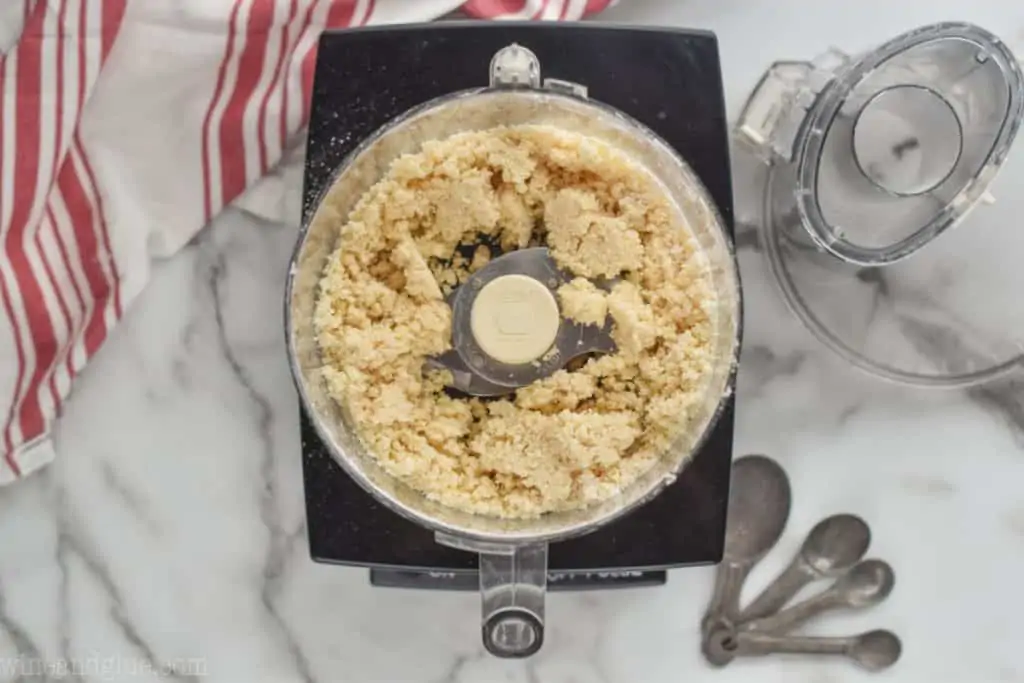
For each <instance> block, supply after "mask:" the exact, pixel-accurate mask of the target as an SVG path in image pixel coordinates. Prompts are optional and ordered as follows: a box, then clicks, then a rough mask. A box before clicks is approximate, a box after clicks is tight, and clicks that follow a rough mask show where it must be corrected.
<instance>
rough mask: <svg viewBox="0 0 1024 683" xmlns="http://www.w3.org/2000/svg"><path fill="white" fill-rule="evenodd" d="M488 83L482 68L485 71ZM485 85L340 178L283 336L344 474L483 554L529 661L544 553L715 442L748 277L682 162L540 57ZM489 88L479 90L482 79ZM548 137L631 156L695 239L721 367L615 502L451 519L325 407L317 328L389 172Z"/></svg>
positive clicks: (423, 113)
mask: <svg viewBox="0 0 1024 683" xmlns="http://www.w3.org/2000/svg"><path fill="white" fill-rule="evenodd" d="M481 71H482V72H483V69H482V70H481ZM490 75H491V78H490V84H489V86H488V87H482V88H480V89H476V90H470V91H462V92H457V93H453V94H450V95H446V96H443V97H441V98H438V99H435V100H432V101H430V102H427V103H425V104H423V105H421V106H420V107H418V108H416V109H413V110H410V111H408V112H406V113H405V114H404V115H402V116H400V117H398V118H396V119H394V120H392V121H391V122H390V123H388V124H387V125H385V126H384V127H382V128H381V129H379V130H378V131H377V132H375V133H374V134H373V135H371V136H370V137H369V138H368V139H366V140H365V141H364V142H363V143H362V144H361V145H360V146H359V147H358V148H357V149H356V150H355V151H354V152H353V153H352V154H351V155H350V156H349V157H348V158H347V159H346V161H345V162H343V163H342V164H341V165H340V167H339V168H338V169H337V171H336V172H335V174H334V177H333V180H332V181H331V182H330V183H328V185H327V189H326V190H325V191H324V192H323V193H322V194H321V196H320V199H319V202H318V203H317V207H316V209H315V211H313V212H312V217H311V218H310V219H309V220H308V221H307V222H306V224H305V225H304V226H303V228H302V230H301V234H300V237H299V239H298V244H297V246H296V249H295V252H294V255H293V258H292V264H291V269H290V272H289V276H288V280H287V291H286V331H287V343H288V350H289V355H290V361H291V367H292V372H293V375H294V378H295V381H296V384H297V387H298V391H299V395H300V397H301V400H302V402H303V404H304V405H305V407H306V409H307V411H308V412H309V414H310V415H311V418H312V421H313V423H314V424H315V426H316V428H317V431H318V432H319V434H320V436H321V438H322V439H323V441H324V443H325V444H327V446H328V448H329V449H330V451H331V452H332V454H333V456H334V458H335V459H336V460H337V462H338V463H339V464H340V465H341V466H342V467H343V468H344V470H345V472H346V473H347V474H348V475H349V476H350V477H351V478H352V479H354V480H355V481H356V482H357V483H358V484H359V485H360V486H362V487H363V488H364V489H365V490H366V491H368V492H369V493H370V494H371V495H373V496H374V497H375V498H376V499H377V500H378V501H380V502H381V503H383V504H384V505H386V506H387V507H388V508H390V509H391V510H393V511H395V512H397V513H398V514H400V515H402V516H404V517H406V518H408V519H410V520H412V521H414V522H416V523H418V524H420V525H423V526H425V527H427V528H429V529H432V530H433V531H435V533H436V540H437V541H438V542H439V543H443V544H446V545H449V546H454V547H458V548H462V549H465V550H468V551H472V552H478V553H480V588H481V592H482V597H483V612H484V614H483V622H484V623H483V631H484V633H483V637H484V643H485V645H486V646H487V648H488V649H489V650H490V651H491V652H492V653H494V654H496V655H499V656H504V657H516V656H525V655H528V654H532V653H533V652H535V651H536V650H537V649H539V647H540V645H541V643H542V641H543V617H544V591H545V583H546V576H547V571H546V569H547V543H549V542H551V541H557V540H560V539H565V538H568V537H571V536H575V535H579V534H584V533H587V532H590V531H593V530H594V529H596V528H598V527H599V526H601V525H603V524H605V523H607V522H609V521H611V520H612V519H614V518H616V517H619V516H621V515H623V514H625V513H626V512H628V511H629V510H631V509H633V508H635V507H637V506H640V505H642V504H643V503H645V502H646V501H648V500H651V499H652V498H653V497H655V496H657V495H658V493H659V492H661V491H662V490H663V489H664V488H665V487H666V486H667V485H669V484H671V483H672V482H673V481H675V479H676V477H677V476H678V474H679V473H680V471H681V470H682V469H683V468H684V467H685V465H686V463H687V462H688V461H689V459H690V457H691V455H692V454H694V453H695V452H696V451H697V450H698V449H699V447H700V445H701V444H702V443H703V440H704V439H705V438H706V436H707V435H708V434H709V433H710V431H711V428H712V427H713V425H714V423H715V421H716V419H717V418H718V416H719V413H720V411H721V408H722V405H723V399H724V398H725V397H727V396H728V395H729V393H730V392H731V391H732V387H733V382H734V379H735V371H736V361H737V356H738V351H739V343H740V327H741V300H740V286H739V274H738V269H737V266H736V261H735V254H734V250H733V245H732V243H731V238H730V237H729V235H728V233H727V231H726V229H725V227H724V224H723V221H722V219H721V217H720V215H719V213H718V211H717V209H716V207H715V206H714V204H713V202H712V201H711V199H710V197H709V195H708V194H707V192H706V190H705V189H704V188H703V186H702V184H701V183H700V181H699V180H698V178H697V177H696V176H695V174H694V173H693V172H692V171H691V169H690V168H689V166H688V165H687V164H686V162H684V161H683V160H682V159H681V158H680V157H679V155H678V154H677V153H676V152H675V151H674V150H673V149H672V148H670V147H669V146H668V145H667V144H666V143H665V142H664V141H662V140H661V139H660V138H659V137H658V136H657V135H655V134H654V133H653V132H652V131H650V130H649V129H647V128H646V127H644V126H643V125H642V124H640V123H639V122H637V121H635V120H633V119H632V118H630V117H628V116H626V115H625V114H623V113H622V112H620V111H618V110H616V109H614V108H612V107H609V106H607V105H604V104H602V103H600V102H596V101H594V100H591V99H589V98H588V96H587V92H586V88H585V87H584V86H581V85H578V84H573V83H566V82H563V81H557V80H552V79H547V80H545V81H543V82H542V81H541V78H540V65H539V62H538V60H537V58H536V56H535V55H533V53H531V52H530V51H529V50H527V49H526V48H523V47H521V46H518V45H510V46H508V47H506V48H504V49H503V50H501V51H500V52H498V53H497V54H496V55H495V58H494V60H493V62H492V64H491V68H490ZM482 80H483V79H482ZM524 124H535V125H546V126H553V127H557V128H561V129H564V130H569V131H573V132H576V133H579V134H583V135H586V136H589V137H592V138H596V139H599V140H602V141H604V142H606V143H608V144H610V145H612V146H614V147H616V148H617V149H619V150H621V151H623V152H624V153H626V154H627V155H628V156H629V157H630V158H631V159H632V160H633V161H635V162H636V163H638V164H639V165H640V166H642V167H643V168H645V169H647V170H648V171H649V172H650V173H651V174H652V176H653V177H654V178H656V179H657V180H658V181H659V182H660V184H661V185H662V186H663V190H664V192H665V193H666V196H667V197H669V198H670V200H671V203H672V205H673V206H674V208H675V210H676V211H677V212H678V215H679V218H680V222H681V223H683V224H685V225H687V226H688V227H689V229H690V230H691V231H692V233H693V235H694V236H695V238H696V240H697V242H698V243H699V246H700V248H701V250H702V252H703V254H704V257H705V258H706V260H707V263H708V266H709V268H710V272H711V277H712V283H713V287H714V291H715V293H716V295H717V298H716V304H715V306H714V307H713V316H712V317H713V328H714V337H713V340H712V344H713V351H714V352H713V359H714V361H713V367H712V368H711V370H710V376H709V378H708V381H707V385H706V391H705V393H704V395H703V399H702V401H700V402H699V404H698V405H697V407H696V410H695V418H694V421H693V424H692V427H691V428H689V429H687V430H685V431H684V432H683V433H682V434H680V436H679V437H678V439H677V440H676V442H675V443H674V444H673V445H672V446H671V448H670V449H669V450H668V451H667V452H666V453H665V454H664V455H663V457H662V458H661V459H660V460H659V461H658V462H657V463H656V464H655V465H654V466H653V467H652V468H651V469H650V470H649V471H648V472H646V473H645V474H644V475H643V476H641V477H640V478H639V479H637V480H636V481H634V482H633V483H632V484H630V485H629V486H628V487H626V488H625V489H624V490H622V491H621V492H620V493H618V494H617V495H616V496H614V497H613V498H611V499H608V500H605V501H603V502H601V503H599V504H596V505H594V506H591V507H587V508H585V509H580V510H574V511H568V512H555V513H549V514H545V515H543V516H541V517H538V518H534V519H501V518H496V517H488V516H483V515H474V514H470V513H467V512H463V511H460V510H457V509H454V508H450V507H446V506H444V505H441V504H439V503H437V502H434V501H432V500H430V499H428V498H427V497H426V496H425V495H423V494H422V493H420V492H418V491H416V490H414V489H412V488H411V487H409V486H408V485H406V484H405V483H403V482H401V481H400V480H398V479H397V478H395V477H393V476H392V475H390V474H389V473H387V472H386V471H385V470H384V469H383V468H382V467H381V466H380V465H379V464H378V463H377V461H376V459H375V458H374V457H373V455H371V454H370V453H369V452H368V451H367V449H366V447H365V446H364V445H363V443H362V442H361V440H360V438H359V437H358V435H357V432H356V429H355V425H354V422H353V420H352V417H351V415H349V414H348V411H347V410H346V409H345V407H344V406H341V405H338V403H337V402H336V401H335V400H334V399H333V398H332V397H331V396H330V394H329V393H328V391H327V385H326V382H325V379H324V376H323V372H322V370H323V365H322V362H321V357H320V351H319V347H318V343H317V335H316V331H315V328H314V323H313V318H314V316H313V311H314V308H315V304H316V300H317V297H318V292H319V281H320V279H321V276H322V274H323V272H324V268H325V265H326V263H327V260H328V258H329V257H330V256H331V254H332V253H333V252H334V250H335V249H336V247H337V246H338V239H339V234H340V229H341V227H342V226H343V224H344V223H345V221H346V220H347V216H348V215H349V213H350V211H351V210H352V209H353V208H354V206H355V205H356V203H357V202H358V200H359V199H360V198H361V197H362V196H363V194H364V193H365V192H367V191H368V190H369V189H370V188H371V186H372V185H373V184H374V183H376V182H377V181H378V180H379V179H380V178H381V177H382V176H383V175H384V174H385V173H386V171H387V169H388V167H389V165H390V164H391V162H392V161H393V160H395V159H396V158H398V157H399V156H401V155H403V154H407V153H412V152H416V151H418V150H419V149H420V148H421V146H422V145H423V143H425V142H427V141H430V140H436V139H442V138H446V137H449V136H451V135H453V134H456V133H460V132H465V131H474V130H485V129H490V128H494V127H497V126H513V125H524Z"/></svg>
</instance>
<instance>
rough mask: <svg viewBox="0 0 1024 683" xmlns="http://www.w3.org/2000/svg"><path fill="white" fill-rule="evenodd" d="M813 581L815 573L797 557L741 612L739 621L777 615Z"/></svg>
mask: <svg viewBox="0 0 1024 683" xmlns="http://www.w3.org/2000/svg"><path fill="white" fill-rule="evenodd" d="M813 579H814V573H813V572H812V571H811V569H810V567H808V566H807V564H806V563H805V562H804V561H803V559H802V558H801V557H800V556H799V555H797V556H796V557H794V558H793V561H792V562H790V563H789V566H787V567H786V568H785V569H784V570H783V571H782V573H781V574H779V575H778V576H777V577H775V580H774V581H772V582H771V583H770V584H768V587H767V588H765V589H764V590H763V591H761V594H760V595H758V596H757V597H756V598H754V601H753V602H752V603H750V604H749V605H748V606H747V607H746V609H744V610H743V611H742V612H740V615H739V620H740V621H743V622H746V621H753V620H754V619H760V618H761V617H766V616H768V615H769V614H775V613H776V612H778V611H779V609H781V608H782V607H784V606H785V605H786V603H787V602H789V601H790V600H791V599H792V598H793V596H794V595H796V594H797V593H799V592H800V589H801V588H803V587H804V586H806V585H807V584H809V583H810V582H811V581H812V580H813Z"/></svg>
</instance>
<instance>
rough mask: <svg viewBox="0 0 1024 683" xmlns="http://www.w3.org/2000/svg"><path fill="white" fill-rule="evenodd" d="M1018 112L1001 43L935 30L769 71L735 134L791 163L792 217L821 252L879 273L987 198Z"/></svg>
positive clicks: (943, 27) (967, 30)
mask: <svg viewBox="0 0 1024 683" xmlns="http://www.w3.org/2000/svg"><path fill="white" fill-rule="evenodd" d="M1022 112H1024V85H1022V76H1021V72H1020V68H1019V66H1018V64H1017V62H1016V60H1015V59H1014V57H1013V55H1012V54H1011V53H1010V52H1009V50H1008V49H1007V48H1006V46H1005V45H1004V44H1003V43H1002V42H1001V41H1000V40H999V39H998V38H996V37H995V36H993V35H992V34H990V33H988V32H987V31H984V30H982V29H980V28H978V27H975V26H971V25H969V24H939V25H935V26H928V27H924V28H921V29H918V30H916V31H912V32H910V33H907V34H904V35H902V36H899V37H898V38H895V39H894V40H891V41H889V42H887V43H886V44H884V45H882V46H881V47H880V48H878V49H876V50H874V51H871V52H869V53H867V54H865V55H862V56H860V57H858V58H850V57H848V56H846V55H844V54H843V53H841V52H839V51H836V50H832V51H830V52H828V53H826V54H825V55H823V56H822V57H819V58H818V59H817V60H814V61H813V62H807V63H799V62H798V63H782V64H780V65H776V67H773V69H772V70H771V71H770V72H769V74H768V75H767V76H766V77H765V79H764V80H762V82H761V84H760V85H759V87H758V89H757V91H756V92H755V94H754V96H753V97H752V98H751V101H750V103H749V104H748V107H747V109H746V111H744V114H743V117H742V120H741V122H740V128H739V132H740V134H741V137H743V138H745V139H746V141H747V142H750V143H753V144H754V145H756V146H758V147H760V148H761V149H762V150H763V151H762V153H765V152H766V153H767V155H768V156H770V157H774V158H777V159H778V160H781V161H783V162H786V163H792V164H793V165H794V166H795V173H794V192H795V193H796V209H797V211H799V213H800V217H801V219H802V220H803V221H804V228H805V229H806V230H807V232H808V234H809V235H810V237H811V238H812V239H813V240H814V241H815V242H816V243H817V244H818V245H820V246H821V247H822V248H824V249H826V250H827V251H829V252H831V253H832V254H833V255H835V256H837V257H839V258H841V259H843V260H845V261H848V262H851V263H856V264H860V265H881V264H886V263H892V262H895V261H898V260H900V259H902V258H905V257H907V256H909V255H910V254H912V253H914V252H915V251H917V250H918V249H920V248H922V247H923V246H925V245H926V244H928V243H929V242H930V241H931V240H932V239H933V238H935V237H936V236H938V235H939V234H940V233H942V232H943V231H944V230H946V229H947V228H949V227H951V226H953V225H955V224H956V223H957V222H958V221H959V220H960V219H961V218H962V217H963V216H964V215H965V214H966V213H967V212H968V211H969V210H970V209H971V208H972V207H974V206H975V204H977V202H978V201H979V200H981V199H982V198H983V197H985V193H986V191H987V189H988V186H989V184H990V183H991V181H992V180H993V178H994V177H995V175H996V172H997V171H998V169H999V168H1000V166H1001V165H1002V163H1003V161H1004V160H1005V157H1006V154H1007V152H1008V150H1009V148H1010V146H1011V144H1012V142H1013V139H1014V137H1015V135H1016V133H1017V130H1018V128H1019V126H1020V122H1021V116H1022Z"/></svg>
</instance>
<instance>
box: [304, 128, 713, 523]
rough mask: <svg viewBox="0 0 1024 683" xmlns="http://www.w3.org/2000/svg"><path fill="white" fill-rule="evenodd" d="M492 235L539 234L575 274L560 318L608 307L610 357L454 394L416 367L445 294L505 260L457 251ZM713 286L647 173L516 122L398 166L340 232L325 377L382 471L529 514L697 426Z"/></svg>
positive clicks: (609, 477) (645, 464)
mask: <svg viewBox="0 0 1024 683" xmlns="http://www.w3.org/2000/svg"><path fill="white" fill-rule="evenodd" d="M331 202H332V197H331V195H330V193H328V196H327V198H326V200H325V203H324V206H326V207H327V211H326V212H325V214H324V215H326V216H329V215H331V213H330V211H331V210H332V206H331ZM334 213H335V214H336V213H337V211H336V210H335V211H334ZM480 236H483V237H485V238H487V240H488V243H490V244H492V245H496V246H498V247H500V250H501V251H508V250H512V249H518V248H523V247H526V246H530V245H533V244H538V243H539V244H546V245H547V246H548V247H549V249H550V250H551V254H552V257H553V258H554V259H555V260H556V262H557V263H558V265H559V267H560V268H562V269H564V270H565V271H567V272H569V273H571V274H572V275H573V277H574V279H573V280H572V281H571V282H569V283H568V284H565V285H563V286H562V287H561V288H560V289H559V291H558V299H559V301H560V304H561V308H562V312H563V314H564V315H565V316H567V317H569V318H571V319H573V320H575V321H577V322H580V323H584V324H603V323H604V322H605V321H606V320H607V318H608V317H609V316H610V317H611V320H612V336H613V339H614V340H615V342H616V344H617V346H618V352H617V353H615V354H613V355H606V356H599V357H595V358H592V359H589V360H587V361H586V362H585V363H583V364H582V366H581V367H578V368H575V369H573V370H567V369H563V370H559V371H557V372H555V373H554V374H552V375H551V376H549V377H546V378H544V379H541V380H539V381H537V382H534V383H533V384H531V385H529V386H527V387H523V388H521V389H519V390H518V391H516V392H515V393H514V394H512V395H510V396H508V397H506V398H502V399H497V400H482V399H479V398H457V397H453V396H450V395H448V394H447V393H446V392H445V384H446V381H447V380H450V376H448V374H447V373H446V372H435V371H429V372H425V371H424V362H425V360H426V359H427V358H428V357H429V356H434V355H438V354H440V353H442V352H444V351H446V350H448V349H450V348H451V324H452V321H451V311H450V309H449V307H448V305H447V304H446V303H445V302H444V299H443V297H444V295H446V294H447V293H449V292H450V291H452V289H453V288H455V287H457V286H458V285H459V284H461V283H462V282H464V281H465V279H466V278H467V277H469V274H471V273H472V272H475V271H476V270H478V269H480V268H481V267H483V266H484V265H485V264H486V263H487V262H489V261H490V260H491V258H493V257H494V256H495V254H492V249H490V248H488V247H486V246H478V247H477V248H476V249H475V251H473V252H472V255H471V257H467V256H463V255H462V254H460V253H459V250H460V249H461V248H464V247H465V245H467V244H469V245H472V244H476V243H478V241H479V238H480ZM468 253H469V252H467V254H468ZM499 253H500V252H499ZM590 278H604V279H608V280H613V279H617V282H616V283H615V285H614V286H613V287H612V288H611V291H610V292H605V291H604V290H602V289H599V288H598V287H596V286H595V285H594V284H592V283H591V282H590V280H589V279H590ZM713 300H714V295H713V291H712V289H711V285H710V276H709V272H708V267H707V265H706V263H705V260H704V258H703V255H702V254H701V253H700V251H699V248H698V247H697V245H696V242H695V240H694V239H693V237H692V235H691V234H690V232H689V231H688V230H687V229H686V228H685V226H683V225H681V224H680V223H679V219H678V218H676V217H675V213H674V211H673V209H672V207H671V206H670V204H669V203H668V200H667V199H666V197H665V196H664V194H663V193H662V191H661V190H660V189H659V186H658V185H657V183H656V182H655V181H654V180H653V179H652V178H651V177H650V176H649V175H648V173H647V172H646V171H645V170H644V169H642V168H640V167H639V166H637V165H636V164H634V163H633V162H631V161H630V160H629V159H628V158H627V157H626V156H625V155H624V154H622V153H621V152H619V151H617V150H616V149H614V148H612V147H610V146H608V145H606V144H604V143H602V142H599V141H597V140H594V139H591V138H586V137H584V136H582V135H579V134H577V133H572V132H568V131H565V130H561V129H556V128H551V127H544V126H516V127H508V128H495V129H491V130H485V131H475V132H468V133H461V134H458V135H454V136H452V137H450V138H447V139H444V140H434V141H430V142H427V143H425V144H424V145H423V147H422V149H421V150H420V151H419V152H417V153H415V154H408V155H405V156H403V157H401V158H399V159H397V160H395V161H394V162H393V163H392V165H391V167H390V168H389V170H388V171H387V173H386V174H385V175H384V177H383V178H382V179H381V180H380V181H379V182H377V183H376V184H375V185H374V186H373V187H372V188H371V189H370V190H369V191H368V192H367V193H366V194H365V195H364V196H363V197H362V198H361V199H360V201H359V203H358V204H357V205H356V207H355V208H354V209H353V210H352V211H351V213H350V214H349V215H348V217H347V218H346V219H345V222H344V224H343V225H342V226H340V240H339V246H338V248H337V251H335V252H334V254H333V255H332V256H331V257H330V258H329V260H328V263H327V266H326V269H325V272H324V275H323V278H322V280H321V282H320V292H319V296H318V300H317V306H316V311H315V320H314V324H315V327H316V331H317V337H318V341H319V345H320V350H321V356H322V359H323V362H324V370H323V373H324V377H325V379H326V381H327V384H328V388H329V391H330V393H331V395H332V396H333V397H334V398H335V399H336V400H337V401H338V402H339V403H342V404H344V405H345V406H346V407H347V408H348V410H349V412H350V414H351V415H352V417H353V420H354V423H355V426H356V430H357V432H358V433H359V436H360V438H361V440H362V441H363V442H364V443H365V445H366V446H367V449H368V451H369V452H370V453H371V454H372V455H373V456H374V457H375V458H376V459H377V460H378V461H379V462H380V464H381V466H382V467H383V468H384V469H385V470H386V471H388V472H389V473H390V474H392V475H393V476H395V477H397V478H399V479H401V480H402V481H404V482H406V483H407V484H409V485H410V486H412V487H413V488H415V489H417V490H419V491H422V492H423V493H424V494H426V495H427V496H428V497H430V498H431V499H433V500H436V501H438V502H440V503H441V504H444V505H448V506H451V507H454V508H458V509H461V510H465V511H468V512H471V513H476V514H484V515H492V516H498V517H509V518H532V517H537V516H539V515H542V514H545V513H548V512H554V511H560V510H571V509H578V508H581V507H585V506H587V505H591V504H594V503H597V502H599V501H602V500H605V499H607V498H608V497H610V496H612V495H615V494H616V493H617V492H619V491H620V490H622V488H623V487H625V486H628V485H629V484H630V483H631V482H633V481H634V480H636V479H637V478H638V477H639V476H641V475H642V474H643V473H644V472H646V471H647V470H648V469H650V467H651V466H652V465H653V464H654V463H655V462H656V461H657V459H658V458H659V457H661V456H662V454H663V453H664V452H665V449H667V448H668V447H669V445H670V444H671V443H672V442H673V440H674V439H675V438H676V437H677V436H678V435H679V433H680V431H681V430H683V429H686V428H687V426H688V425H689V423H690V420H691V415H692V414H693V411H694V408H695V406H697V405H698V404H699V403H700V401H702V400H703V395H704V391H705V388H706V386H707V381H708V377H709V375H710V368H711V365H712V360H713V359H712V358H711V337H710V335H711V330H712V325H711V323H712V320H711V315H712V313H711V311H712V307H711V303H712V302H713Z"/></svg>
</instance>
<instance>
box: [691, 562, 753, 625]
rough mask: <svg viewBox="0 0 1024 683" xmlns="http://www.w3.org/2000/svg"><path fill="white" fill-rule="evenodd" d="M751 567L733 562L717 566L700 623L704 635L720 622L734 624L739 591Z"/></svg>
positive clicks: (747, 564)
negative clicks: (713, 585)
mask: <svg viewBox="0 0 1024 683" xmlns="http://www.w3.org/2000/svg"><path fill="white" fill-rule="evenodd" d="M751 566H752V565H751V564H750V563H749V562H737V561H735V560H722V562H721V563H720V564H719V565H718V571H717V572H716V573H715V588H714V591H713V592H712V594H711V602H710V603H709V604H708V608H707V610H706V611H705V612H704V619H703V620H702V621H701V631H702V632H704V633H705V634H706V633H707V632H708V631H710V630H711V628H713V627H714V626H715V625H716V624H718V623H720V622H721V621H722V620H725V621H726V622H727V623H728V624H729V625H731V624H733V623H734V621H735V619H736V615H737V613H738V612H739V603H740V590H741V589H742V588H743V582H744V581H745V580H746V578H747V574H749V573H750V569H751Z"/></svg>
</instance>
